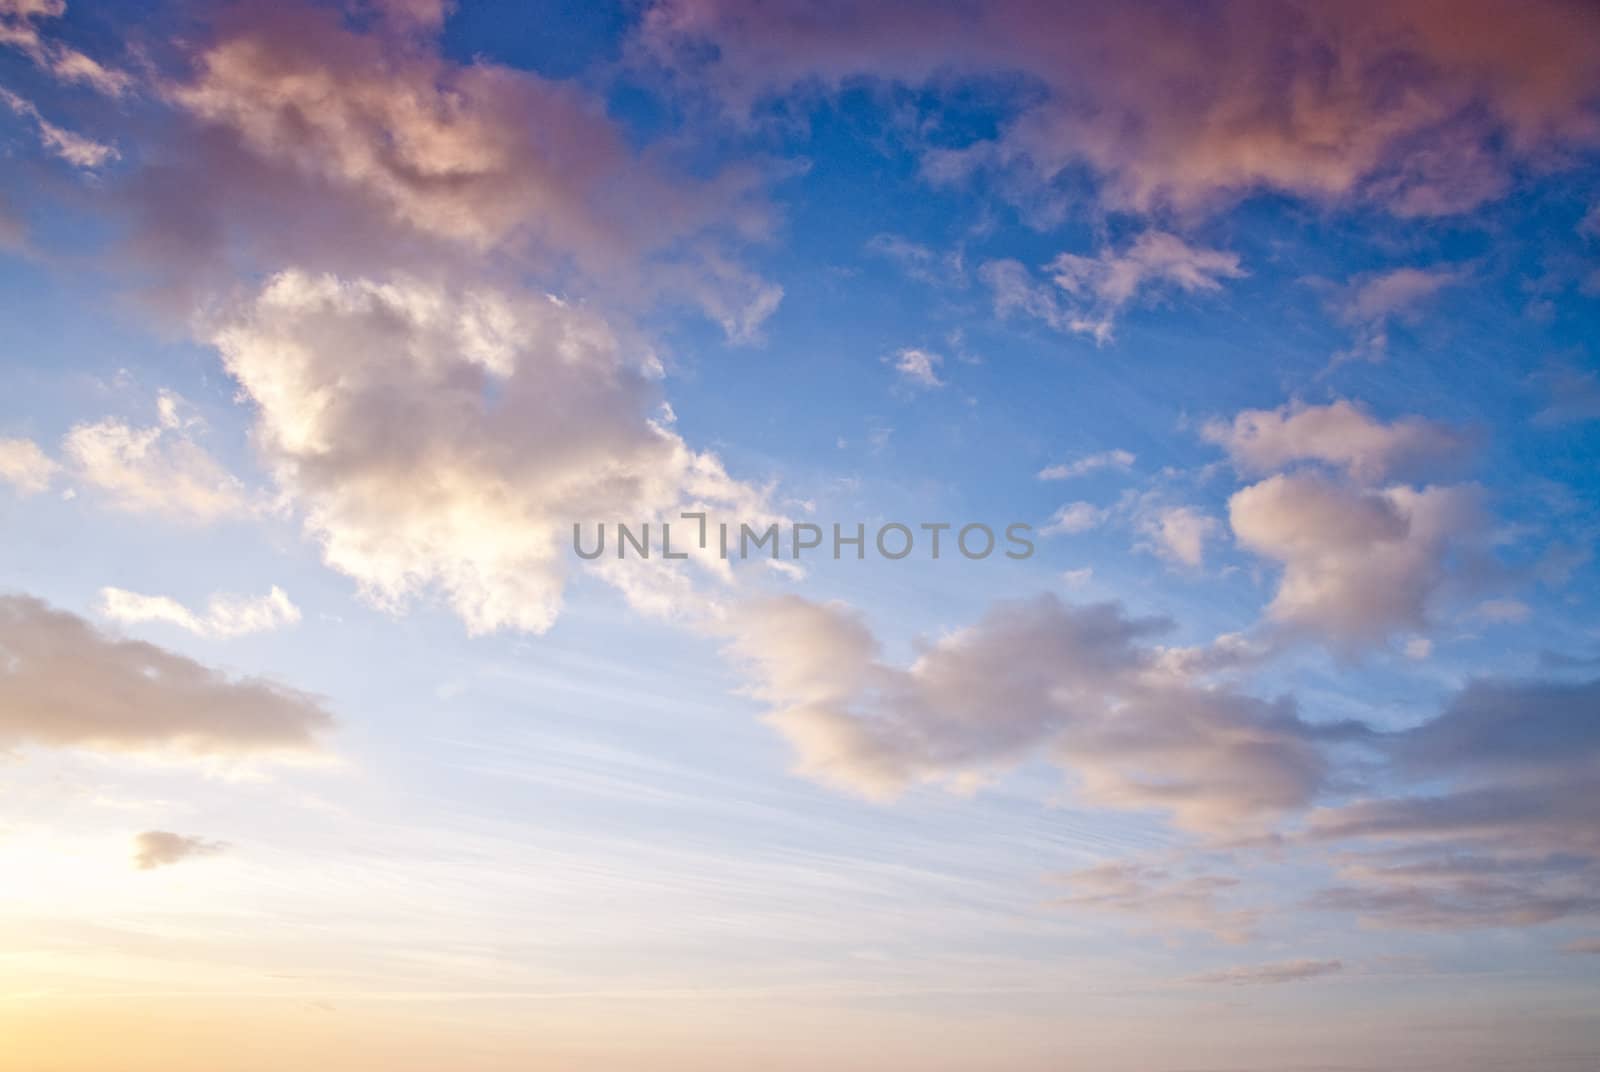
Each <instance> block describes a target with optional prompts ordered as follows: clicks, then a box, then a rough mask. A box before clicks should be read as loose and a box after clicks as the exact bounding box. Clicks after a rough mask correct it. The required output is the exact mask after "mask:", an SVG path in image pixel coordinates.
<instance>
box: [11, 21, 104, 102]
mask: <svg viewBox="0 0 1600 1072" xmlns="http://www.w3.org/2000/svg"><path fill="white" fill-rule="evenodd" d="M66 11H67V5H66V4H65V3H64V2H61V0H0V45H6V46H9V47H11V48H14V49H17V50H18V51H20V52H22V53H23V54H24V55H26V56H27V57H28V58H29V59H30V60H32V61H33V62H34V64H35V65H37V66H38V67H39V68H41V69H42V70H44V71H46V72H48V73H49V74H50V75H51V76H52V77H54V78H55V79H57V80H58V81H61V82H69V83H78V84H81V85H86V86H89V87H91V88H92V89H94V90H96V91H97V92H99V93H103V94H105V95H106V96H108V97H120V96H121V95H122V94H124V93H126V92H127V91H128V90H129V89H130V88H131V87H132V85H133V79H132V78H131V77H130V76H129V75H128V74H127V73H126V72H123V71H119V70H116V69H115V68H112V67H106V66H104V65H103V64H101V63H100V62H99V61H98V60H95V59H92V58H90V57H89V56H87V55H85V54H84V53H82V52H79V51H78V50H77V49H75V48H70V47H68V46H66V45H63V44H61V43H60V42H57V41H50V40H47V39H46V38H45V37H44V35H43V34H41V33H40V32H39V28H38V27H37V26H36V25H35V23H36V22H38V21H41V20H44V19H59V18H60V17H61V16H63V15H65V14H66Z"/></svg>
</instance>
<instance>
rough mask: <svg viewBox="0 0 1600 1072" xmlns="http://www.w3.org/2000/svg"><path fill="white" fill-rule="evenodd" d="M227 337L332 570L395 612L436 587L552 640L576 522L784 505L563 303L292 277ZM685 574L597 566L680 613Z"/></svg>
mask: <svg viewBox="0 0 1600 1072" xmlns="http://www.w3.org/2000/svg"><path fill="white" fill-rule="evenodd" d="M214 339H215V342H216V344H217V346H218V348H219V349H220V350H221V351H222V355H223V359H224V361H225V363H226V365H227V368H228V370H229V372H231V373H232V374H233V375H234V376H235V377H236V378H237V379H238V381H239V383H240V385H241V386H242V387H243V389H244V392H245V393H246V395H247V396H248V397H249V399H250V401H251V402H252V403H253V405H254V407H255V410H256V428H255V440H256V442H257V444H258V446H259V447H260V449H261V450H262V452H263V453H264V455H265V457H266V460H267V462H268V464H269V466H270V468H271V469H272V471H273V473H274V476H275V478H276V480H277V483H278V485H279V487H280V488H281V489H282V491H283V492H284V493H285V494H286V495H287V496H289V498H290V500H291V501H292V502H294V503H295V504H297V505H298V507H299V508H300V509H301V510H302V511H303V513H304V516H305V524H306V529H307V531H308V532H309V533H310V534H311V535H312V536H313V537H314V538H315V539H316V540H317V541H318V542H319V543H320V544H321V546H322V551H323V557H324V559H325V561H326V562H327V563H328V564H329V565H330V566H332V567H333V568H335V569H337V570H340V571H341V572H343V573H346V574H348V575H349V576H351V577H352V578H354V579H355V580H356V581H357V582H359V584H360V585H361V588H362V591H363V592H364V593H365V594H366V595H367V596H368V597H369V598H371V599H372V600H373V601H375V602H376V603H377V604H379V605H380V606H384V607H389V608H398V607H400V606H402V605H404V604H405V603H407V602H408V601H410V600H411V599H413V598H415V597H417V596H419V595H422V594H424V593H430V592H431V593H434V594H437V595H439V596H441V597H442V598H443V599H444V600H445V601H447V602H448V604H449V605H450V606H451V608H452V609H454V611H455V612H456V613H457V614H458V615H459V616H460V617H461V618H462V620H463V621H464V622H465V623H466V624H467V627H468V628H469V630H471V631H472V632H474V633H482V632H489V631H493V630H497V629H519V630H525V631H532V632H540V631H543V630H544V629H546V628H548V627H549V626H550V624H551V623H552V622H553V621H554V620H555V617H556V615H557V613H558V611H559V608H560V605H561V594H562V589H563V586H564V583H565V578H566V575H567V573H568V571H569V569H570V567H571V564H572V563H573V562H575V561H576V559H575V557H574V556H573V553H572V549H571V545H570V540H571V534H572V527H573V525H574V524H575V523H582V524H584V525H594V524H598V523H601V522H604V523H607V524H608V525H614V524H616V523H617V522H628V523H630V524H634V523H638V522H643V521H659V520H661V519H666V520H673V519H675V518H676V516H677V514H678V512H679V511H680V510H692V509H696V508H699V509H709V510H710V511H711V512H712V514H713V515H715V514H717V513H718V512H719V511H720V512H721V513H723V514H724V515H725V516H729V515H731V516H740V517H742V518H744V519H750V520H752V521H755V520H758V519H760V518H762V517H763V516H765V513H766V511H765V499H764V496H763V495H761V494H759V493H757V492H756V491H754V490H753V489H751V488H749V487H747V486H746V485H743V484H741V483H739V482H737V481H735V480H732V479H730V478H729V477H728V475H727V474H726V473H725V472H724V471H723V468H722V464H721V462H720V461H718V459H717V458H716V457H715V456H714V455H712V454H706V453H699V452H696V451H693V450H691V449H690V448H689V447H688V446H687V445H686V444H685V443H684V441H683V440H682V439H681V438H680V437H679V436H678V435H676V434H675V433H673V432H672V431H670V430H669V429H668V428H667V427H666V426H665V424H664V423H663V422H662V421H660V420H658V419H656V418H655V416H654V415H655V414H656V413H657V412H658V406H659V403H660V395H659V385H658V383H657V379H656V377H655V375H654V374H653V372H652V370H651V369H650V368H649V367H647V365H648V362H647V361H646V360H644V359H642V358H641V359H640V360H638V361H634V362H630V361H629V360H628V359H627V357H626V355H625V351H624V346H623V344H622V343H621V342H619V340H618V339H617V338H616V337H615V336H614V334H613V333H612V331H611V330H610V328H609V327H608V326H607V325H606V323H605V322H604V321H602V320H601V319H600V318H599V317H597V316H595V315H594V314H592V313H589V312H587V311H585V310H583V309H581V308H579V307H576V306H573V305H570V304H567V303H565V302H561V301H557V300H555V299H551V298H546V297H538V298H525V297H516V296H512V295H508V294H505V293H502V292H499V291H497V290H493V289H490V288H477V289H450V288H445V287H440V286H436V285H432V284H425V283H421V282H418V281H411V280H404V279H402V280H397V281H392V282H379V281H375V280H368V279H356V280H344V279H338V278H335V277H333V276H326V275H323V276H312V275H308V274H305V273H301V272H295V271H290V272H284V273H281V274H279V275H277V276H276V277H274V278H273V279H271V280H270V281H269V282H268V283H267V285H266V286H265V287H264V288H263V289H262V290H261V292H260V293H259V294H258V295H256V296H255V298H254V299H252V300H251V301H249V302H248V303H246V304H244V305H242V306H240V307H239V308H237V309H236V310H235V311H234V312H233V313H232V314H231V315H230V316H229V317H228V318H227V319H226V320H225V321H224V322H223V323H221V324H220V325H219V326H218V327H217V328H216V330H215V332H214ZM401 429H403V431H404V434H403V435H402V434H397V433H398V431H399V430H401ZM696 561H697V562H698V563H701V564H705V562H706V556H705V555H697V556H696ZM675 565H676V564H675V563H674V564H667V563H662V562H661V561H660V559H659V556H657V558H655V559H653V560H652V561H651V562H648V563H646V562H641V561H638V560H630V561H626V562H618V561H616V560H615V559H613V558H607V559H603V560H601V561H598V562H596V563H595V565H594V567H593V568H594V569H596V570H597V571H598V572H599V573H600V574H601V575H602V576H603V577H605V578H606V579H607V580H608V581H610V582H611V583H613V584H616V585H618V586H619V587H620V588H622V589H623V590H624V592H625V594H627V595H628V596H629V598H630V599H633V600H634V602H635V604H636V605H637V606H640V607H642V608H643V609H647V610H657V611H663V612H666V611H672V610H675V609H681V608H683V607H685V606H686V605H688V603H689V600H688V599H687V598H686V597H687V596H688V594H689V593H688V579H687V577H688V575H687V574H686V573H685V572H684V571H683V570H681V569H674V568H671V567H672V566H675ZM712 565H713V568H717V566H718V564H716V563H714V562H713V563H712ZM718 572H719V573H725V572H726V563H721V564H720V568H719V570H718Z"/></svg>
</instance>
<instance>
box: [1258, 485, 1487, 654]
mask: <svg viewBox="0 0 1600 1072" xmlns="http://www.w3.org/2000/svg"><path fill="white" fill-rule="evenodd" d="M1478 499H1479V495H1478V491H1477V489H1476V488H1475V487H1473V486H1470V485H1460V486H1454V487H1427V488H1422V489H1416V488H1411V487H1406V486H1401V485H1396V486H1394V487H1388V488H1384V489H1381V490H1368V489H1361V488H1353V487H1347V486H1343V485H1340V484H1336V483H1334V482H1332V481H1330V480H1328V479H1326V478H1324V477H1321V476H1318V475H1316V474H1313V473H1292V474H1280V475H1277V476H1273V477H1269V478H1268V479H1266V480H1263V481H1261V482H1260V483H1258V484H1254V485H1251V486H1250V487H1247V488H1245V489H1243V490H1241V491H1239V492H1236V493H1235V494H1234V495H1233V497H1232V498H1231V499H1230V500H1229V502H1228V512H1229V518H1230V520H1231V522H1232V525H1233V531H1234V535H1235V537H1236V538H1237V539H1238V541H1239V543H1240V544H1241V545H1242V546H1244V547H1245V548H1247V549H1249V550H1251V551H1253V552H1255V553H1256V554H1260V555H1264V556H1266V557H1267V558H1271V559H1274V560H1276V561H1278V562H1281V563H1282V564H1283V577H1282V580H1281V581H1280V582H1279V584H1278V590H1277V593H1276V594H1275V595H1274V597H1273V600H1272V603H1271V604H1270V606H1269V607H1268V608H1267V613H1268V615H1269V616H1270V617H1271V618H1273V619H1274V620H1276V621H1278V622H1281V623H1283V624H1284V625H1288V626H1292V627H1295V628H1300V629H1305V630H1308V631H1310V632H1313V633H1316V634H1319V635H1321V636H1323V637H1324V638H1326V639H1328V640H1330V641H1332V642H1334V643H1335V644H1336V645H1338V646H1340V647H1342V648H1345V649H1347V650H1353V649H1354V648H1356V647H1359V646H1361V645H1364V644H1368V643H1376V642H1381V641H1382V640H1383V639H1384V638H1385V637H1387V636H1389V635H1390V634H1392V633H1395V632H1401V631H1420V630H1422V629H1423V628H1424V627H1425V626H1426V625H1427V621H1428V611H1429V607H1430V604H1431V603H1432V601H1433V600H1434V599H1435V597H1436V596H1437V595H1438V594H1439V593H1440V591H1441V590H1442V589H1443V587H1444V586H1445V583H1446V580H1447V571H1446V566H1447V563H1448V561H1449V559H1450V558H1451V556H1452V555H1454V554H1456V553H1459V552H1461V551H1463V550H1465V549H1469V548H1472V547H1473V546H1474V545H1476V544H1480V543H1481V541H1482V539H1483V536H1484V525H1483V520H1482V515H1481V513H1480V510H1479V506H1478Z"/></svg>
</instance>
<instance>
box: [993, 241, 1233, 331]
mask: <svg viewBox="0 0 1600 1072" xmlns="http://www.w3.org/2000/svg"><path fill="white" fill-rule="evenodd" d="M1047 270H1048V271H1049V273H1050V278H1051V280H1052V282H1054V284H1055V288H1054V289H1053V290H1051V289H1048V288H1044V287H1041V286H1039V285H1037V284H1035V283H1034V282H1033V279H1032V276H1031V275H1030V274H1029V273H1028V271H1027V269H1026V268H1024V267H1023V266H1022V265H1020V264H1018V263H1017V262H1015V261H990V262H989V263H987V264H985V265H984V266H983V268H982V269H981V270H980V274H981V275H982V276H983V279H984V281H985V282H986V283H988V284H989V286H990V289H991V290H993V292H994V300H995V311H996V312H997V313H999V314H1001V315H1002V316H1003V315H1006V314H1009V313H1011V312H1018V311H1020V312H1023V313H1026V314H1028V315H1030V316H1035V317H1038V318H1039V319H1041V320H1044V321H1045V322H1046V323H1048V324H1049V325H1050V326H1051V327H1054V328H1056V329H1058V330H1061V331H1071V332H1074V333H1076V334H1080V335H1089V336H1091V337H1092V338H1094V340H1095V341H1096V342H1098V343H1102V344H1103V343H1106V342H1109V341H1111V339H1112V337H1113V335H1114V329H1115V327H1116V321H1117V318H1118V317H1119V315H1120V314H1121V313H1122V311H1123V309H1124V308H1126V307H1127V306H1128V305H1129V304H1130V303H1132V302H1133V301H1134V300H1135V299H1136V298H1138V297H1139V296H1140V294H1141V293H1148V292H1155V293H1159V292H1160V291H1162V290H1164V289H1176V290H1180V291H1183V292H1184V293H1190V294H1192V293H1201V292H1210V291H1216V290H1220V289H1221V287H1222V282H1221V281H1222V280H1224V279H1237V278H1240V277H1242V276H1244V275H1245V274H1246V273H1245V271H1244V269H1242V268H1240V267H1239V257H1238V255H1237V254H1235V253H1228V252H1226V251H1223V250H1216V249H1203V248H1198V247H1195V246H1191V245H1189V244H1188V243H1187V242H1185V241H1184V240H1183V239H1181V238H1179V237H1177V236H1176V235H1172V234H1167V233H1166V232H1164V231H1145V232H1144V233H1143V234H1141V235H1140V236H1139V237H1138V238H1136V239H1135V240H1134V241H1133V242H1132V243H1131V244H1129V245H1128V246H1127V247H1126V248H1125V249H1124V250H1122V251H1121V252H1120V253H1119V252H1115V251H1113V250H1112V249H1111V248H1110V247H1107V248H1104V249H1102V250H1101V251H1100V252H1099V253H1098V254H1097V255H1096V256H1093V257H1084V256H1080V255H1078V254H1074V253H1062V254H1060V255H1058V256H1057V257H1056V258H1055V259H1054V260H1053V261H1051V262H1050V263H1049V265H1047Z"/></svg>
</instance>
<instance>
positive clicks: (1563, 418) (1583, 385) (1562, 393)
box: [1533, 365, 1600, 425]
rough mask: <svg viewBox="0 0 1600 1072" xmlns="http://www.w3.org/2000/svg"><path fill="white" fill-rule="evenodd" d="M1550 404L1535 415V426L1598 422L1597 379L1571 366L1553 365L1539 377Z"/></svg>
mask: <svg viewBox="0 0 1600 1072" xmlns="http://www.w3.org/2000/svg"><path fill="white" fill-rule="evenodd" d="M1538 378H1539V379H1540V380H1541V381H1542V382H1543V383H1544V385H1545V386H1546V388H1547V389H1548V391H1549V396H1550V401H1549V403H1548V404H1547V405H1546V406H1545V407H1544V408H1543V409H1541V410H1540V411H1539V412H1538V413H1536V414H1534V418H1533V419H1534V423H1536V424H1546V425H1551V424H1554V425H1560V424H1572V423H1576V422H1579V421H1593V420H1600V376H1596V375H1595V374H1594V373H1593V372H1588V371H1585V370H1583V369H1579V368H1573V367H1571V366H1564V365H1554V366H1552V367H1550V368H1547V369H1546V370H1544V371H1543V372H1542V373H1540V374H1539V377H1538Z"/></svg>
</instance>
